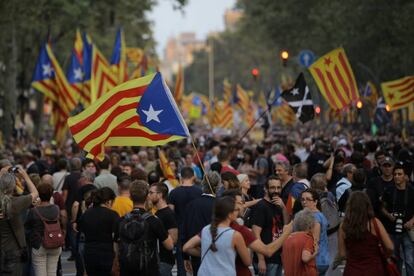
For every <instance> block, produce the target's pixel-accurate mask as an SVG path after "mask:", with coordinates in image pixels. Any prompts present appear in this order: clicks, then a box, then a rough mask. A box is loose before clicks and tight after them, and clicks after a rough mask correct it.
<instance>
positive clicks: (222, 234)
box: [200, 228, 232, 265]
mask: <svg viewBox="0 0 414 276" xmlns="http://www.w3.org/2000/svg"><path fill="white" fill-rule="evenodd" d="M231 229H232V228H228V229H226V230H224V231H223V232H221V233H220V235H218V236H217V237H216V238H215V239H214V242H216V241H217V240H218V239H219V238H220V237H221V236H222V235H223V234H224V233H226V232H227V231H230V230H231ZM210 249H211V246H209V247H208V249H207V251H206V252H205V253H204V255H203V257H202V258H201V261H200V265H201V263H202V262H203V260H204V257H205V256H206V255H207V253H208V252H209V251H210Z"/></svg>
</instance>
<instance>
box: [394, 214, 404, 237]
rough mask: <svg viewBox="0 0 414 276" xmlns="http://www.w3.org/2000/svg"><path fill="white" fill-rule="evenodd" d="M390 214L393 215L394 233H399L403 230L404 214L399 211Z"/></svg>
mask: <svg viewBox="0 0 414 276" xmlns="http://www.w3.org/2000/svg"><path fill="white" fill-rule="evenodd" d="M392 215H393V216H394V217H395V229H394V230H395V233H397V234H401V233H402V231H403V219H404V215H403V214H401V213H393V214H392Z"/></svg>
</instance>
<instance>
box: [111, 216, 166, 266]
mask: <svg viewBox="0 0 414 276" xmlns="http://www.w3.org/2000/svg"><path fill="white" fill-rule="evenodd" d="M150 217H152V215H151V214H150V213H144V214H139V213H138V212H134V211H132V212H131V213H128V214H127V215H126V216H125V218H124V219H123V220H122V222H121V223H120V226H119V262H120V264H121V265H123V266H125V268H126V269H127V270H128V271H134V272H138V271H146V270H147V269H148V267H149V265H150V263H151V262H152V260H153V259H154V258H157V261H158V252H157V246H156V244H155V246H154V244H151V242H150V240H149V236H148V233H149V222H148V218H150Z"/></svg>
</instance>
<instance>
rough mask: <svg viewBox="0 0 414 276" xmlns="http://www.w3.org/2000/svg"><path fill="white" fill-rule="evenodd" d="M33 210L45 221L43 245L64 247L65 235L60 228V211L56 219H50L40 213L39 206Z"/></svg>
mask: <svg viewBox="0 0 414 276" xmlns="http://www.w3.org/2000/svg"><path fill="white" fill-rule="evenodd" d="M33 210H34V211H35V213H36V214H37V215H38V216H39V218H40V220H41V221H42V222H43V226H44V231H43V239H42V246H43V247H44V248H46V249H56V248H59V247H62V246H63V245H64V244H65V237H64V236H63V233H62V229H61V228H60V222H59V212H58V215H57V217H56V219H53V220H49V219H46V218H45V217H43V216H42V215H41V214H40V212H39V210H38V209H37V207H34V208H33Z"/></svg>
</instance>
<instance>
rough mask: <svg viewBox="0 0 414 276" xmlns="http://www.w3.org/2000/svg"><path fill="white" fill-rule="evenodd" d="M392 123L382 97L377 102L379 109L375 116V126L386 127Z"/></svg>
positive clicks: (376, 110) (377, 108)
mask: <svg viewBox="0 0 414 276" xmlns="http://www.w3.org/2000/svg"><path fill="white" fill-rule="evenodd" d="M390 122H391V114H390V112H388V111H387V105H386V104H385V101H384V98H383V97H381V98H379V99H378V101H377V107H376V109H375V114H374V124H375V125H376V126H377V127H381V126H385V125H386V124H388V123H390Z"/></svg>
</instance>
